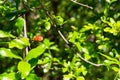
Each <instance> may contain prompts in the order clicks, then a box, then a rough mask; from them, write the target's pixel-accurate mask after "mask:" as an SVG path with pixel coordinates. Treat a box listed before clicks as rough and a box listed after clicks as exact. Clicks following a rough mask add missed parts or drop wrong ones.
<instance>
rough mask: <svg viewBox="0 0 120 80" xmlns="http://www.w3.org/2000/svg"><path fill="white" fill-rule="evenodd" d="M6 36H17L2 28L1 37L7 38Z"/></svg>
mask: <svg viewBox="0 0 120 80" xmlns="http://www.w3.org/2000/svg"><path fill="white" fill-rule="evenodd" d="M6 37H11V38H15V36H13V35H12V34H10V33H8V32H5V31H2V30H0V38H6Z"/></svg>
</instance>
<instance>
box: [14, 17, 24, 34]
mask: <svg viewBox="0 0 120 80" xmlns="http://www.w3.org/2000/svg"><path fill="white" fill-rule="evenodd" d="M15 26H16V28H17V33H18V34H19V35H20V34H21V32H22V29H23V26H24V19H23V18H22V17H19V18H18V19H17V20H16V23H15Z"/></svg>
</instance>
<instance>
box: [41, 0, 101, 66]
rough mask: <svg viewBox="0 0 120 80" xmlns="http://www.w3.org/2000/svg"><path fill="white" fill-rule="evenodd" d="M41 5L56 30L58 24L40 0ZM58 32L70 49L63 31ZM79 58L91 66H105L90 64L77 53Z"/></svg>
mask: <svg viewBox="0 0 120 80" xmlns="http://www.w3.org/2000/svg"><path fill="white" fill-rule="evenodd" d="M40 3H41V7H42V8H43V9H44V10H45V12H46V15H47V16H48V17H49V18H50V19H51V21H52V22H51V23H52V25H53V26H54V27H55V28H56V24H55V23H54V20H53V18H52V17H51V15H50V14H49V12H48V10H47V9H46V8H45V6H44V4H43V3H42V1H41V0H40ZM89 8H92V7H89ZM57 31H58V33H59V35H60V36H61V37H62V39H63V40H64V41H65V43H66V44H67V45H68V47H70V45H69V42H68V40H67V39H66V38H65V37H64V35H63V34H62V33H61V31H60V30H57ZM70 48H71V47H70ZM77 56H78V57H79V58H80V59H81V60H83V61H84V62H86V63H89V64H91V65H93V66H97V67H99V66H103V64H95V63H93V62H90V61H88V60H86V59H84V58H83V57H82V56H81V55H80V54H79V53H77Z"/></svg>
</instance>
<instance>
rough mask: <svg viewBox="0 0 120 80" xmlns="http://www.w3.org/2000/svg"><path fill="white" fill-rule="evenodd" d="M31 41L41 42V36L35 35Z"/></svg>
mask: <svg viewBox="0 0 120 80" xmlns="http://www.w3.org/2000/svg"><path fill="white" fill-rule="evenodd" d="M33 40H34V41H37V42H40V41H42V40H43V36H41V35H37V36H35V37H34V38H33Z"/></svg>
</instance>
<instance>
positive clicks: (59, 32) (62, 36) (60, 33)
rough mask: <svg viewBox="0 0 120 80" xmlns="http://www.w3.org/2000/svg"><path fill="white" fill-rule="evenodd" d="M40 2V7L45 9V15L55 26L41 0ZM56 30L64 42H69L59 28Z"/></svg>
mask: <svg viewBox="0 0 120 80" xmlns="http://www.w3.org/2000/svg"><path fill="white" fill-rule="evenodd" d="M40 4H41V7H42V8H43V9H44V10H45V12H46V15H47V16H48V17H49V18H50V20H51V24H52V25H53V26H54V27H55V28H57V27H56V24H55V22H54V20H53V18H52V17H51V15H50V13H49V12H48V10H47V9H46V8H45V6H44V4H43V3H42V1H41V0H40ZM57 32H58V34H59V35H60V36H61V38H62V39H63V40H64V41H65V43H66V44H69V42H68V40H67V39H66V38H65V37H64V35H63V34H62V32H61V31H60V30H58V29H57Z"/></svg>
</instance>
